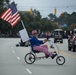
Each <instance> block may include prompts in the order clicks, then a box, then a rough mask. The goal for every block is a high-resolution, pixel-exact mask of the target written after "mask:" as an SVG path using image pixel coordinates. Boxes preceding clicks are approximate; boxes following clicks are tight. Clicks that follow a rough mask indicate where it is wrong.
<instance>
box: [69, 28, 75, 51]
mask: <svg viewBox="0 0 76 75" xmlns="http://www.w3.org/2000/svg"><path fill="white" fill-rule="evenodd" d="M68 50H69V51H73V52H75V51H76V29H74V33H73V35H72V34H71V35H69V38H68Z"/></svg>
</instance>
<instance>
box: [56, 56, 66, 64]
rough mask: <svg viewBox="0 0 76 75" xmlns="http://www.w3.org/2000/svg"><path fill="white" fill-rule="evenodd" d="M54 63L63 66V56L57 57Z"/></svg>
mask: <svg viewBox="0 0 76 75" xmlns="http://www.w3.org/2000/svg"><path fill="white" fill-rule="evenodd" d="M56 63H57V64H58V65H63V64H64V63H65V58H64V57H63V56H58V57H57V58H56Z"/></svg>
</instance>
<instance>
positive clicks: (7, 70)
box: [0, 38, 76, 75]
mask: <svg viewBox="0 0 76 75" xmlns="http://www.w3.org/2000/svg"><path fill="white" fill-rule="evenodd" d="M51 40H53V39H51ZM19 41H20V39H17V38H0V75H76V53H75V52H71V51H68V43H67V39H64V42H63V44H60V43H56V45H57V46H58V47H59V52H60V55H63V56H64V57H65V59H66V62H65V64H64V65H62V66H60V65H58V64H57V63H56V60H55V59H50V58H48V59H42V60H38V61H36V62H35V63H34V64H32V65H28V64H26V62H25V61H24V57H25V55H26V54H27V53H28V52H30V47H16V46H15V45H16V44H17V43H18V42H19ZM46 44H48V46H50V45H49V43H48V42H47V43H46ZM55 47H56V46H55ZM49 50H50V49H49ZM55 50H57V48H55ZM50 51H52V50H50ZM37 55H38V56H40V55H44V54H37Z"/></svg>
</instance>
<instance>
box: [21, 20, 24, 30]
mask: <svg viewBox="0 0 76 75" xmlns="http://www.w3.org/2000/svg"><path fill="white" fill-rule="evenodd" d="M21 23H22V26H23V28H24V29H25V26H24V23H23V21H22V20H21Z"/></svg>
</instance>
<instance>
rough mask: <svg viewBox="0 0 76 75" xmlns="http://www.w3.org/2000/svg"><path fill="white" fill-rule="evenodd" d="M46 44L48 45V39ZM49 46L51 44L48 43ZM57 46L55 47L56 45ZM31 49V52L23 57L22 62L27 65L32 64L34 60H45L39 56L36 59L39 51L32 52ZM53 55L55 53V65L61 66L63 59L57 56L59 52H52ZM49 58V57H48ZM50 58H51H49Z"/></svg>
mask: <svg viewBox="0 0 76 75" xmlns="http://www.w3.org/2000/svg"><path fill="white" fill-rule="evenodd" d="M48 42H49V43H50V40H49V39H48ZM50 44H51V43H50ZM56 46H57V45H56ZM30 47H31V51H30V52H29V53H27V54H26V55H25V57H24V60H25V62H26V63H27V64H33V63H34V62H35V61H36V60H41V59H44V58H45V59H47V58H46V57H45V56H41V57H38V56H37V53H40V52H39V51H36V50H33V48H32V46H31V45H30ZM57 48H58V47H57ZM53 53H56V54H57V56H56V63H57V64H58V65H63V64H64V63H65V58H64V56H61V55H60V56H59V52H58V53H57V51H54V52H53ZM49 57H50V56H49ZM50 58H51V57H50Z"/></svg>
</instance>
